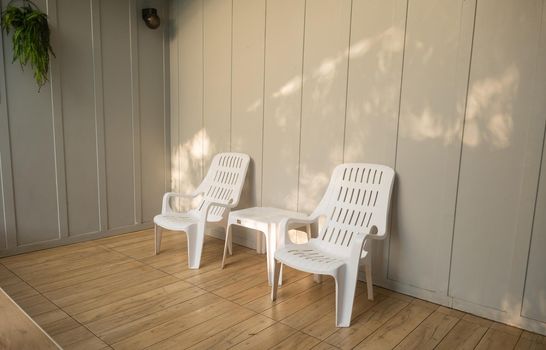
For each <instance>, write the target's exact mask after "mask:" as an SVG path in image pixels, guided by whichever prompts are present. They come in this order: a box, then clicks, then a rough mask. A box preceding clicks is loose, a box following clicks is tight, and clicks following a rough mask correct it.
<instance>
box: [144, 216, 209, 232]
mask: <svg viewBox="0 0 546 350" xmlns="http://www.w3.org/2000/svg"><path fill="white" fill-rule="evenodd" d="M198 222H199V219H198V218H196V217H193V216H191V215H188V214H186V213H182V214H176V215H168V214H159V215H156V216H154V224H156V225H158V226H161V227H163V228H166V229H167V230H171V231H185V230H186V229H188V228H189V227H190V226H192V225H196V224H197V223H198Z"/></svg>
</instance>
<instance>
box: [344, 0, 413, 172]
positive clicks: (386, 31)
mask: <svg viewBox="0 0 546 350" xmlns="http://www.w3.org/2000/svg"><path fill="white" fill-rule="evenodd" d="M406 2H407V1H406V0H390V1H384V0H374V1H369V0H354V1H353V12H352V17H353V19H352V21H351V50H350V62H349V83H348V90H347V121H346V122H347V129H346V135H345V154H344V160H345V161H346V162H369V163H380V164H385V165H389V166H394V158H395V153H396V131H397V124H398V106H399V99H400V79H401V75H402V72H401V71H402V56H403V51H404V34H405V24H406Z"/></svg>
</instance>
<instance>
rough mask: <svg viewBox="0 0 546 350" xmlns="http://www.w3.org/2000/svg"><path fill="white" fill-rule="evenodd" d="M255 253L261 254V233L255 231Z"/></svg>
mask: <svg viewBox="0 0 546 350" xmlns="http://www.w3.org/2000/svg"><path fill="white" fill-rule="evenodd" d="M256 253H257V254H262V253H263V252H262V233H261V232H260V231H256Z"/></svg>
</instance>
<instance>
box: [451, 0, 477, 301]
mask: <svg viewBox="0 0 546 350" xmlns="http://www.w3.org/2000/svg"><path fill="white" fill-rule="evenodd" d="M477 12H478V0H476V1H475V3H474V20H473V24H472V39H471V40H470V58H469V61H468V62H469V64H468V74H467V82H466V94H465V95H466V98H465V103H464V109H463V110H464V112H463V122H462V124H461V143H460V149H459V167H458V172H457V185H456V187H455V203H454V206H453V207H454V208H455V209H454V211H453V227H452V230H451V246H450V252H449V272H448V275H447V290H446V294H447V295H448V296H450V295H449V294H450V293H449V290H450V287H451V269H452V265H453V244H454V241H455V226H456V222H457V203H458V200H459V185H460V179H461V164H462V160H463V145H464V131H465V125H466V116H467V112H468V94H469V93H470V76H471V74H472V56H473V54H474V37H475V33H476V17H477Z"/></svg>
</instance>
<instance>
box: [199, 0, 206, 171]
mask: <svg viewBox="0 0 546 350" xmlns="http://www.w3.org/2000/svg"><path fill="white" fill-rule="evenodd" d="M201 62H202V63H201V81H202V84H201V140H200V142H201V181H203V178H204V177H205V137H207V134H206V131H205V0H201Z"/></svg>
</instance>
